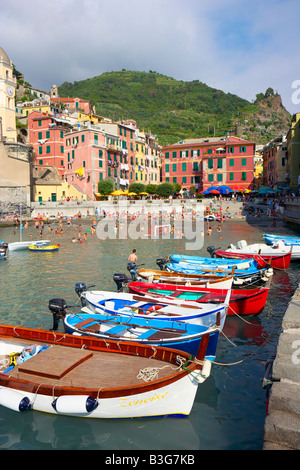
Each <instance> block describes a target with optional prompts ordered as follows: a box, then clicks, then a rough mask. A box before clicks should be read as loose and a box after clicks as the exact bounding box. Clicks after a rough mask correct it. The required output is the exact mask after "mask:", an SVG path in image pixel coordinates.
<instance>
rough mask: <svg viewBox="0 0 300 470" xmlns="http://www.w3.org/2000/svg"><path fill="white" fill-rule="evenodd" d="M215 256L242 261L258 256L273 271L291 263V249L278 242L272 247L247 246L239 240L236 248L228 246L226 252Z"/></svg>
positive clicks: (285, 267)
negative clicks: (268, 264)
mask: <svg viewBox="0 0 300 470" xmlns="http://www.w3.org/2000/svg"><path fill="white" fill-rule="evenodd" d="M216 256H217V257H219V258H227V257H228V258H229V257H230V258H234V257H236V258H243V260H245V258H248V259H251V258H253V257H254V256H259V257H260V258H261V259H262V260H264V261H266V262H269V263H270V264H271V266H272V268H274V269H287V268H288V267H289V265H290V262H291V256H292V247H290V246H289V247H288V246H285V245H284V243H283V242H282V241H280V240H279V241H278V242H276V243H274V244H273V245H272V246H269V245H265V244H264V243H254V244H252V245H248V244H247V242H246V240H240V241H239V242H237V244H236V246H235V245H230V248H228V249H227V250H217V251H216Z"/></svg>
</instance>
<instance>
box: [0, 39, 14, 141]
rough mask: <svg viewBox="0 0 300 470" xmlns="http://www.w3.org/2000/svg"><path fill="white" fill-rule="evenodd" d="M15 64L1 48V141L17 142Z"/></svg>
mask: <svg viewBox="0 0 300 470" xmlns="http://www.w3.org/2000/svg"><path fill="white" fill-rule="evenodd" d="M13 71H14V70H13V63H12V62H11V60H10V59H9V57H8V55H7V54H6V52H5V51H4V50H3V49H2V48H1V47H0V140H4V141H5V142H10V143H11V142H16V141H17V131H16V110H15V94H16V86H17V79H16V77H15V76H14V74H13Z"/></svg>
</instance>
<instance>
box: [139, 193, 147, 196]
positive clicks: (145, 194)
mask: <svg viewBox="0 0 300 470" xmlns="http://www.w3.org/2000/svg"><path fill="white" fill-rule="evenodd" d="M139 196H148V193H146V192H142V193H139Z"/></svg>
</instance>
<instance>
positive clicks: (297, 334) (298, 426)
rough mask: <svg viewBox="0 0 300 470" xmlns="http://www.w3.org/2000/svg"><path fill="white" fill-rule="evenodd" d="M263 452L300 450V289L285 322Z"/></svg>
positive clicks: (293, 299)
mask: <svg viewBox="0 0 300 470" xmlns="http://www.w3.org/2000/svg"><path fill="white" fill-rule="evenodd" d="M272 382H273V383H272V386H271V395H270V400H269V408H268V414H267V416H266V420H265V427H264V445H263V450H299V449H300V286H299V287H298V289H297V290H296V291H295V293H294V295H293V297H292V298H291V300H290V302H289V304H288V307H287V310H286V312H285V315H284V317H283V321H282V332H281V334H280V336H279V341H278V345H277V351H276V356H275V360H274V363H273V373H272Z"/></svg>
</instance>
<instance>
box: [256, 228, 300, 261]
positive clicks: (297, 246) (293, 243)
mask: <svg viewBox="0 0 300 470" xmlns="http://www.w3.org/2000/svg"><path fill="white" fill-rule="evenodd" d="M264 238H265V241H266V243H267V245H272V246H276V245H278V243H283V244H284V245H285V246H286V247H289V248H291V247H292V256H291V261H295V260H299V259H300V237H289V236H280V235H271V234H266V233H265V234H264Z"/></svg>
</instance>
